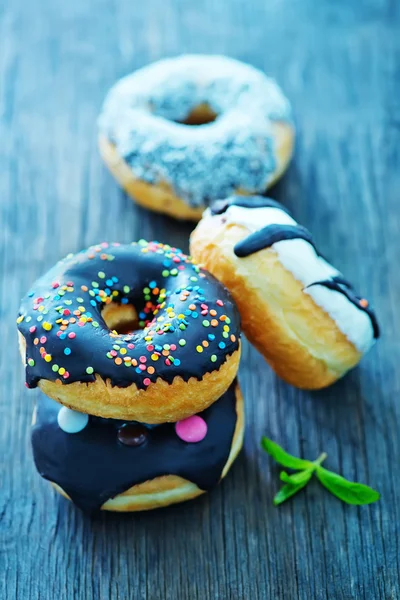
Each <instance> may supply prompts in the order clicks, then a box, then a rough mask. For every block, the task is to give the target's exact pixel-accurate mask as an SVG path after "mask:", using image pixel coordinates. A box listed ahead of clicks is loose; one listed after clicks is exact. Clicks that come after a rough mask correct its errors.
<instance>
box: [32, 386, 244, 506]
mask: <svg viewBox="0 0 400 600" xmlns="http://www.w3.org/2000/svg"><path fill="white" fill-rule="evenodd" d="M193 421H194V422H193ZM243 428H244V417H243V400H242V396H241V393H240V389H239V385H238V384H237V382H236V381H234V382H233V383H232V384H231V385H230V386H229V388H228V389H227V391H226V392H225V393H224V394H223V395H222V396H221V398H219V399H218V400H217V401H216V402H214V403H213V404H212V405H211V406H209V407H208V408H207V409H205V410H204V411H203V412H202V413H200V415H193V416H192V417H189V418H188V419H185V420H184V421H180V422H178V423H176V424H174V423H165V424H163V425H157V426H152V427H149V426H148V425H144V424H142V423H135V422H132V421H128V422H126V421H125V422H124V421H121V420H116V419H103V418H101V417H94V416H89V415H86V414H82V413H77V412H75V411H72V410H70V409H69V408H66V407H61V406H60V405H59V404H58V403H57V402H54V400H51V399H49V398H47V397H46V396H44V395H43V394H40V397H39V399H38V403H37V406H36V410H35V412H34V417H33V426H32V436H31V440H32V448H33V456H34V461H35V464H36V467H37V470H38V471H39V473H40V475H41V476H42V477H44V478H45V479H48V480H49V481H51V482H52V484H53V485H54V487H55V488H56V490H57V491H58V492H59V493H61V494H62V495H63V496H65V497H66V498H68V499H70V500H72V501H73V502H74V504H76V505H77V506H78V507H79V508H81V509H83V510H84V511H88V512H91V511H94V510H98V509H103V510H111V511H137V510H149V509H152V508H158V507H161V506H167V505H168V504H173V503H176V502H182V501H184V500H190V499H192V498H195V497H196V496H199V495H200V494H202V493H204V492H205V491H208V490H210V489H211V488H213V487H214V486H215V485H216V484H217V483H218V482H219V481H220V479H221V478H223V477H225V475H226V474H227V472H228V470H229V468H230V466H231V464H232V462H233V461H234V459H235V458H236V456H237V454H238V452H239V450H240V448H241V446H242V441H243Z"/></svg>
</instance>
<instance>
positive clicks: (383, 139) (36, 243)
mask: <svg viewBox="0 0 400 600" xmlns="http://www.w3.org/2000/svg"><path fill="white" fill-rule="evenodd" d="M398 13H399V10H398V6H397V5H396V4H395V3H392V2H389V1H386V0H364V1H361V2H357V3H347V2H336V3H329V2H313V1H312V0H303V1H302V2H299V1H297V2H291V3H289V2H284V1H283V0H280V1H279V0H277V1H275V2H270V3H265V2H262V1H261V0H252V1H251V2H250V1H249V2H246V3H243V2H241V1H240V0H231V2H229V3H221V2H217V1H216V0H205V1H204V2H203V3H196V2H182V1H180V0H173V1H171V2H160V1H157V0H148V1H147V2H146V3H135V6H133V4H132V2H129V1H127V0H119V1H115V2H106V1H105V0H88V1H87V2H78V1H77V0H71V1H70V2H64V3H62V2H53V1H51V0H41V1H40V2H37V0H36V1H33V0H28V1H24V2H22V0H15V2H12V3H7V4H6V3H3V6H2V8H1V9H0V17H1V20H0V139H1V147H0V225H1V227H0V269H1V277H0V316H1V322H2V324H3V327H2V347H3V350H2V352H1V353H0V373H1V379H0V388H1V393H0V419H1V427H0V465H1V484H0V519H1V522H0V564H1V567H2V568H1V573H2V574H3V577H1V578H0V598H7V599H11V598H17V599H18V600H19V599H21V600H22V599H23V600H36V599H39V598H40V599H41V600H53V599H54V598H59V599H60V600H64V599H70V598H74V600H81V599H82V600H87V599H88V598H99V599H100V598H101V599H106V598H113V600H114V599H115V600H119V599H120V600H122V599H124V600H125V599H126V598H135V599H136V598H138V599H141V598H143V599H151V600H157V599H160V600H161V599H165V598H190V600H196V599H198V600H205V599H210V600H211V599H212V600H214V599H217V598H219V599H221V600H225V599H227V598H232V599H242V598H243V599H244V598H246V599H248V598H251V599H252V600H253V599H254V600H258V599H260V600H261V599H262V600H264V599H266V598H268V599H269V598H270V599H271V600H286V599H288V598H290V599H292V598H300V599H302V600H303V599H304V600H324V599H327V600H331V599H333V598H335V600H348V599H350V598H360V599H362V598H366V599H369V598H384V599H389V598H390V599H397V598H399V597H400V592H399V589H400V582H399V579H400V577H399V575H400V572H399V571H400V567H399V539H400V532H399V523H400V501H399V495H398V481H399V479H400V465H399V460H398V457H399V455H400V447H399V446H400V435H399V425H400V408H399V407H400V404H399V402H398V395H399V392H400V375H399V372H398V363H399V359H400V347H399V346H400V342H399V339H400V337H399V335H400V316H399V310H398V299H399V297H400V277H399V273H398V256H399V251H400V243H399V231H400V212H399V209H398V196H399V189H400V175H399V168H398V167H399V162H400V161H399V158H400V156H399V154H400V150H399V148H400V144H399V122H400V114H399V107H398V102H397V99H398V97H399V93H400V88H399V85H400V84H399V76H398V75H399V71H398V64H399V56H400V42H399V36H398V26H399V14H398ZM202 51H203V52H204V51H208V52H221V53H226V54H230V55H232V56H235V57H237V58H239V59H243V60H247V61H249V62H252V63H253V64H255V65H257V66H259V67H261V68H264V69H265V70H266V71H267V72H268V73H271V74H272V75H274V76H276V77H277V78H278V79H279V81H280V82H281V83H282V85H283V87H284V89H285V90H286V91H287V93H288V94H289V96H290V97H291V98H292V100H293V103H294V106H295V111H296V118H297V123H298V131H299V135H298V142H297V149H296V156H295V160H294V163H293V165H292V166H291V167H290V169H289V172H288V174H287V176H286V177H285V178H284V180H283V181H282V182H281V183H279V184H278V185H277V186H276V188H275V189H274V190H273V194H274V196H275V197H276V198H277V199H278V200H280V201H283V202H285V203H287V205H288V206H289V207H290V208H291V209H292V210H293V212H294V214H295V215H296V217H297V219H298V220H299V221H300V222H303V223H304V224H305V225H306V226H308V227H309V228H310V229H311V230H312V231H313V233H314V235H315V238H316V241H317V243H318V244H319V246H320V247H321V249H322V250H323V251H324V253H325V254H326V255H327V256H330V257H335V260H336V263H337V265H338V266H339V267H341V268H342V270H343V271H345V272H346V273H347V275H348V277H349V278H352V279H353V280H354V281H355V283H357V285H358V286H359V288H360V289H362V290H363V291H365V294H366V295H367V296H368V297H370V298H371V299H372V300H373V301H374V303H375V305H376V307H377V309H378V312H379V315H380V320H381V325H382V329H383V331H384V337H383V338H382V340H381V341H380V343H379V344H378V345H377V347H376V348H375V349H374V350H373V351H372V352H371V354H370V355H369V356H368V357H366V359H365V360H364V361H363V363H362V365H361V367H360V368H359V369H357V370H355V371H354V372H353V373H351V374H350V375H349V376H348V377H347V378H346V379H345V380H343V381H341V382H339V383H338V384H337V385H335V386H333V387H332V388H330V389H329V390H327V391H324V392H318V393H313V394H310V393H306V392H300V391H298V390H295V389H293V388H290V387H289V386H287V385H285V384H284V383H283V382H281V381H278V380H277V379H276V377H275V376H274V375H273V374H272V372H271V371H270V369H269V368H268V366H267V365H266V364H265V363H264V361H263V360H262V359H261V357H260V356H259V355H258V354H257V352H256V351H255V350H254V349H253V348H251V347H250V346H249V345H248V344H246V345H245V348H244V356H243V361H242V364H241V369H240V375H241V382H242V386H243V392H244V395H245V398H246V400H247V422H248V427H247V434H246V442H245V449H244V452H243V453H242V455H241V457H240V458H239V459H238V461H237V464H236V465H235V467H234V468H233V471H232V474H231V475H230V477H228V478H227V480H226V481H225V482H224V483H223V484H222V485H221V486H220V488H219V489H217V490H215V491H214V492H213V493H212V494H211V495H209V496H208V497H203V498H201V499H199V500H198V501H196V502H193V503H189V504H187V505H183V506H178V507H173V508H170V509H165V510H163V511H159V512H155V513H152V514H142V515H134V516H115V515H100V516H98V517H97V518H93V519H89V518H88V517H85V516H83V515H82V514H80V513H79V512H77V511H76V510H75V509H74V508H73V507H72V506H70V505H69V504H68V503H67V502H65V501H63V500H62V499H60V498H58V497H56V496H55V495H54V494H53V492H52V491H51V489H50V487H49V486H48V485H47V484H46V483H45V482H43V481H41V480H40V479H39V477H38V476H37V475H36V473H35V472H34V468H33V464H32V459H31V453H30V447H29V423H30V418H31V417H30V414H31V406H32V399H33V398H34V397H35V393H34V392H30V393H28V392H27V391H24V387H23V374H22V367H21V365H20V362H19V358H18V352H17V348H16V333H15V326H14V318H15V314H16V311H17V308H18V302H19V298H20V296H21V295H22V294H23V293H24V292H25V291H26V289H27V287H28V286H29V285H30V283H31V282H32V281H33V280H34V279H35V278H36V277H37V276H38V275H40V273H41V272H43V271H44V270H45V269H47V268H48V267H50V266H51V264H53V262H54V261H55V260H56V259H58V258H60V257H61V256H62V255H64V254H66V253H67V252H69V251H75V250H78V249H80V248H81V247H83V246H86V245H88V244H90V243H94V242H97V241H99V240H102V239H109V240H120V241H129V240H132V239H135V238H137V237H138V236H140V237H147V238H155V239H161V240H165V241H168V242H170V243H173V244H175V245H179V246H181V247H182V248H184V249H187V246H188V235H189V232H190V226H189V225H188V224H179V223H177V222H174V221H172V220H169V219H167V218H164V217H161V216H158V215H152V214H149V213H147V212H146V211H144V210H142V209H140V208H137V207H135V206H133V204H132V203H131V201H130V200H129V199H127V198H126V196H125V195H124V194H123V193H122V192H121V191H120V190H119V189H118V187H117V186H116V184H115V183H114V181H113V180H112V178H111V177H110V176H109V174H108V173H107V172H106V170H105V169H104V167H103V166H102V164H101V161H100V159H99V157H98V153H97V149H96V140H95V137H96V126H95V122H96V117H97V113H98V110H99V107H100V104H101V101H102V99H103V96H104V94H105V92H106V90H107V88H108V87H109V86H110V85H111V84H112V83H113V81H114V80H115V79H116V78H118V77H120V76H121V75H123V74H125V73H127V72H128V71H129V70H131V69H132V68H135V67H138V66H141V65H142V64H144V63H146V62H149V61H151V60H155V59H157V58H160V57H162V56H164V55H169V54H177V53H180V52H202ZM263 433H266V434H268V435H269V436H270V437H272V438H275V439H276V440H278V441H280V442H281V443H282V444H283V445H285V446H286V447H287V448H289V449H290V450H291V451H293V452H299V453H301V454H303V455H304V456H309V457H313V456H315V455H317V454H318V452H320V451H321V450H325V451H327V452H328V454H329V458H328V464H329V465H330V466H331V467H332V468H336V469H338V470H339V471H340V472H342V473H343V474H345V475H346V476H347V477H349V478H354V479H358V480H360V481H365V482H368V483H370V484H371V485H373V486H376V487H377V488H378V489H379V490H380V491H381V492H382V500H381V501H380V502H379V503H378V504H376V505H373V506H371V507H367V508H353V507H347V506H344V505H342V504H341V503H340V502H339V501H338V500H336V499H335V498H333V497H330V496H329V495H328V494H327V493H325V492H324V491H323V490H321V489H320V488H319V487H318V484H317V483H315V484H311V485H310V487H309V489H307V490H306V491H305V492H302V493H301V494H300V495H299V496H298V497H297V498H296V499H294V500H293V501H291V502H289V503H288V504H287V505H283V506H282V507H280V508H279V509H276V508H274V507H273V506H272V502H271V501H272V496H273V493H274V492H275V491H276V489H277V486H278V469H277V468H276V467H275V466H274V465H272V464H271V462H270V461H269V459H268V458H267V457H266V456H265V455H264V454H263V453H262V452H261V450H260V448H259V440H260V437H261V435H262V434H263ZM4 574H5V576H4Z"/></svg>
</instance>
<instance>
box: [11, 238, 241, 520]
mask: <svg viewBox="0 0 400 600" xmlns="http://www.w3.org/2000/svg"><path fill="white" fill-rule="evenodd" d="M17 321H18V328H19V338H20V348H21V355H22V358H23V361H24V364H25V366H26V383H27V386H28V387H36V386H39V387H40V389H41V390H42V392H44V393H42V394H41V395H40V396H39V398H38V403H37V407H36V410H35V412H34V417H33V431H32V445H33V453H34V459H35V463H36V467H37V469H38V471H39V473H40V474H41V475H42V476H43V477H45V478H46V479H48V480H50V481H51V482H52V483H53V484H54V486H55V487H56V489H57V490H58V491H59V492H60V493H61V494H63V495H64V496H66V497H68V498H70V499H71V500H73V501H74V502H75V504H77V505H78V506H79V507H81V508H82V509H84V510H89V511H90V510H95V509H100V508H103V509H106V510H114V511H135V510H146V509H151V508H156V507H159V506H165V505H167V504H172V503H174V502H180V501H182V500H188V499H190V498H194V497H195V496H198V495H199V494H201V493H202V492H204V491H206V490H209V489H210V488H211V487H213V486H214V485H216V484H217V483H218V482H219V480H220V479H221V478H222V477H224V476H225V474H226V473H227V471H228V470H229V467H230V465H231V464H232V462H233V460H234V459H235V457H236V455H237V454H238V452H239V450H240V448H241V445H242V439H243V427H244V423H243V401H242V397H241V393H240V389H239V386H238V383H237V381H236V373H237V369H238V365H239V358H240V318H239V313H238V311H237V308H236V305H235V303H234V302H233V300H232V298H231V296H230V294H229V292H228V291H227V290H226V289H225V288H224V287H223V285H222V284H220V283H219V282H218V281H217V280H216V279H215V278H214V277H213V276H212V275H210V274H209V273H207V272H206V271H204V270H203V269H200V268H199V267H198V266H197V265H196V264H195V263H194V262H193V261H192V260H191V259H190V258H189V257H187V256H186V255H184V254H183V253H182V252H181V251H180V250H178V249H176V248H171V247H170V246H167V245H163V244H160V243H158V242H150V243H148V242H145V241H144V240H142V241H140V242H138V243H133V244H129V245H121V244H107V243H102V244H99V245H98V246H94V247H91V248H88V249H87V250H84V251H82V252H80V253H78V254H76V255H70V256H68V257H67V258H65V259H64V260H62V261H61V262H59V263H58V264H56V265H55V266H54V267H53V268H52V269H51V270H50V271H49V272H48V273H46V274H45V275H44V276H43V277H41V278H40V279H39V280H38V281H36V283H35V284H34V285H33V287H32V290H31V291H30V292H29V293H28V295H27V296H26V297H25V299H24V300H23V301H22V304H21V309H20V315H19V317H18V320H17Z"/></svg>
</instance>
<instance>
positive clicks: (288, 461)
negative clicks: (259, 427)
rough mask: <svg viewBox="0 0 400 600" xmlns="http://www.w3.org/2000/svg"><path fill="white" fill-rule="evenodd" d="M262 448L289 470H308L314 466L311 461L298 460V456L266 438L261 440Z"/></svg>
mask: <svg viewBox="0 0 400 600" xmlns="http://www.w3.org/2000/svg"><path fill="white" fill-rule="evenodd" d="M261 446H262V447H263V448H264V450H265V451H266V452H268V454H269V455H270V456H272V458H274V459H275V460H276V462H277V463H279V464H280V465H283V466H284V467H287V468H288V469H308V468H310V467H311V466H312V464H313V463H312V462H310V461H309V460H303V459H302V458H297V456H292V455H291V454H288V453H287V452H285V450H284V449H283V448H281V447H280V446H278V444H276V443H275V442H273V441H272V440H270V439H268V438H267V437H265V436H264V437H263V438H262V440H261Z"/></svg>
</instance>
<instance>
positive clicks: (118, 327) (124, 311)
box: [101, 302, 141, 334]
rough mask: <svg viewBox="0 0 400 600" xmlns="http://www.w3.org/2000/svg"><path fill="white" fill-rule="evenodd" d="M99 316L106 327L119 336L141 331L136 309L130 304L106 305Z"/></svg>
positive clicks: (112, 303)
mask: <svg viewBox="0 0 400 600" xmlns="http://www.w3.org/2000/svg"><path fill="white" fill-rule="evenodd" d="M101 316H102V317H103V319H104V322H105V324H106V325H107V327H108V328H109V329H111V330H113V331H116V332H117V333H120V334H127V333H132V332H133V331H137V330H139V329H141V327H139V317H138V313H137V310H136V308H135V307H134V306H133V305H132V304H117V303H116V302H111V303H110V304H106V305H105V307H104V308H103V310H102V313H101Z"/></svg>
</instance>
